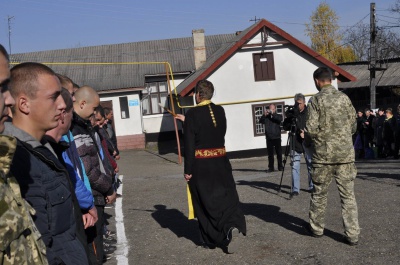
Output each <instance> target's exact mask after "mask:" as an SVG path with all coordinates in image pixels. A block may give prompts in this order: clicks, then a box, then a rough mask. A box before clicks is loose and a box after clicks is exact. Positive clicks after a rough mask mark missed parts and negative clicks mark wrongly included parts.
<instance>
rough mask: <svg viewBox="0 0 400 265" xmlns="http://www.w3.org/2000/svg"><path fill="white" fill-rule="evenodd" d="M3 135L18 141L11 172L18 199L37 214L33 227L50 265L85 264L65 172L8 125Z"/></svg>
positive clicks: (40, 147) (36, 144)
mask: <svg viewBox="0 0 400 265" xmlns="http://www.w3.org/2000/svg"><path fill="white" fill-rule="evenodd" d="M4 133H5V134H8V135H12V136H14V137H16V138H17V139H18V143H17V149H16V151H15V155H14V159H13V162H12V165H11V172H12V174H13V175H14V176H15V178H16V179H17V181H18V183H19V184H20V188H21V195H22V197H24V198H25V199H26V200H27V201H28V202H29V203H30V204H31V205H32V207H33V208H34V209H35V210H36V216H35V219H34V222H35V225H36V226H37V228H38V230H39V232H40V233H41V234H42V239H43V242H44V243H45V245H46V252H47V259H48V261H49V263H50V264H62V262H64V263H65V264H71V265H73V264H87V263H88V259H87V256H86V253H85V250H84V248H83V246H82V244H81V242H79V240H78V239H77V237H76V220H75V215H74V204H73V199H72V195H71V190H70V184H69V182H68V172H67V170H66V169H65V168H64V167H63V166H62V164H61V163H60V161H58V159H57V158H56V157H55V155H54V154H53V153H52V152H51V151H50V150H49V149H48V148H47V147H46V146H44V145H42V144H41V143H39V142H38V141H36V140H35V139H34V138H33V137H32V136H30V135H29V134H27V133H26V132H24V131H22V130H20V129H18V128H16V127H14V126H12V125H8V126H7V127H6V130H5V131H4Z"/></svg>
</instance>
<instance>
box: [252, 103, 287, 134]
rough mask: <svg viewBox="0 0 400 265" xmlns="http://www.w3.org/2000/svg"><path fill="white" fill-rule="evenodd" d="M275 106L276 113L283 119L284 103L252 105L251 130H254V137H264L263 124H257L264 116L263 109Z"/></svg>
mask: <svg viewBox="0 0 400 265" xmlns="http://www.w3.org/2000/svg"><path fill="white" fill-rule="evenodd" d="M272 103H273V104H275V106H276V113H278V114H281V115H282V117H283V119H284V118H285V111H284V107H283V106H284V104H285V103H284V102H271V103H266V104H257V105H252V106H251V108H252V110H253V129H254V136H263V135H265V127H264V124H261V123H259V122H258V121H259V120H260V118H261V116H262V115H264V112H265V109H266V108H267V107H268V106H269V105H270V104H272Z"/></svg>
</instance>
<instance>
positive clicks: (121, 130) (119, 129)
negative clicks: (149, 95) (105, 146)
mask: <svg viewBox="0 0 400 265" xmlns="http://www.w3.org/2000/svg"><path fill="white" fill-rule="evenodd" d="M125 96H126V97H128V103H129V102H131V104H134V105H135V106H129V118H127V119H122V118H121V108H120V104H119V97H125ZM108 100H112V104H113V111H114V112H113V113H114V125H115V133H116V135H117V136H123V135H134V134H141V133H142V123H141V117H140V99H139V93H137V92H134V93H133V94H130V95H118V96H113V97H107V96H105V95H104V96H102V95H100V101H108ZM136 103H138V104H137V105H136ZM128 105H129V104H128Z"/></svg>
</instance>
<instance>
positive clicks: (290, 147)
mask: <svg viewBox="0 0 400 265" xmlns="http://www.w3.org/2000/svg"><path fill="white" fill-rule="evenodd" d="M296 120H297V118H295V117H293V118H292V121H291V125H290V130H289V133H288V139H287V143H286V149H285V158H284V159H283V161H282V162H283V170H282V175H281V182H280V184H279V189H278V193H279V192H281V189H282V180H283V174H284V173H285V166H286V161H287V158H288V156H290V167H292V166H293V158H294V152H295V150H294V144H295V137H296ZM291 182H292V183H291V185H290V194H292V186H293V178H292V181H291Z"/></svg>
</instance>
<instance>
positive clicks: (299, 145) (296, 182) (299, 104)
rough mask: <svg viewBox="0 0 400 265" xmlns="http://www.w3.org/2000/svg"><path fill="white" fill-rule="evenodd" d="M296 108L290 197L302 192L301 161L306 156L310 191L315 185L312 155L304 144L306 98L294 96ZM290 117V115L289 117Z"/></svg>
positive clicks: (294, 111) (301, 95)
mask: <svg viewBox="0 0 400 265" xmlns="http://www.w3.org/2000/svg"><path fill="white" fill-rule="evenodd" d="M294 101H295V107H294V108H293V115H292V119H295V121H296V131H295V135H294V152H293V153H294V155H293V157H292V193H291V194H290V197H291V198H293V196H297V195H299V192H300V159H301V155H302V154H304V159H305V160H306V165H307V172H308V190H309V191H312V189H313V183H312V180H311V174H310V173H311V154H310V152H309V150H308V149H307V148H306V146H305V144H304V128H305V127H306V119H307V106H306V104H305V97H304V95H303V94H301V93H298V94H296V95H295V96H294ZM287 116H288V115H287Z"/></svg>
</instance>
